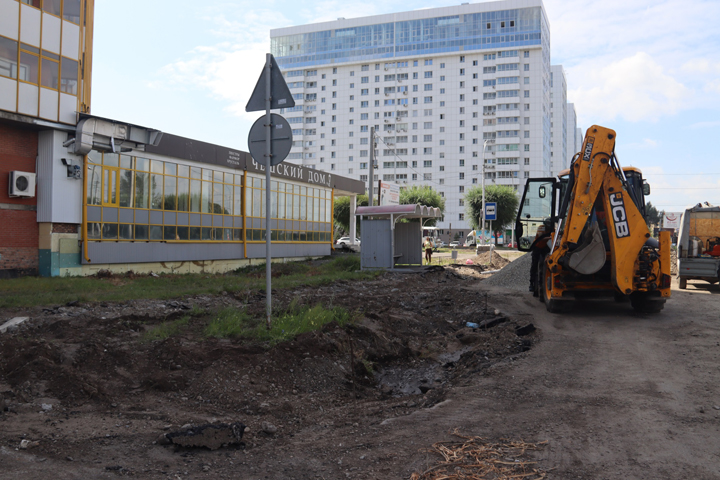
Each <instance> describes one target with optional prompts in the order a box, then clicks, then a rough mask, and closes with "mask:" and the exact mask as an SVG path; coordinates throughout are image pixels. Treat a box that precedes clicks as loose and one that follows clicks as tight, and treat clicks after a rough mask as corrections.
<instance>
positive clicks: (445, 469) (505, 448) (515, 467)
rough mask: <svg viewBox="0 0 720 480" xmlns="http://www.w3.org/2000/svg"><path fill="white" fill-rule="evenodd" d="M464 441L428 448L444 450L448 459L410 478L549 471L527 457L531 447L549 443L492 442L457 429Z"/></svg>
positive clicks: (526, 477)
mask: <svg viewBox="0 0 720 480" xmlns="http://www.w3.org/2000/svg"><path fill="white" fill-rule="evenodd" d="M452 434H453V435H454V436H456V437H459V438H462V439H464V441H463V442H439V443H436V444H434V445H433V446H432V448H430V449H428V450H427V451H428V452H432V453H438V454H440V455H441V456H442V457H443V458H444V460H443V461H441V462H440V463H438V464H437V465H435V466H433V467H431V468H428V469H427V470H426V471H424V472H423V473H413V474H412V475H411V476H410V480H489V479H493V480H510V479H522V480H540V479H544V478H546V476H547V471H543V470H541V469H539V468H537V467H536V466H535V465H536V463H537V462H531V461H527V459H526V455H525V453H526V452H527V451H528V450H539V449H541V448H542V447H544V446H545V445H546V444H547V441H545V442H540V443H525V442H522V441H512V440H505V439H502V440H500V441H499V442H495V443H493V442H489V441H487V440H486V439H483V438H482V437H468V436H465V435H461V434H459V433H458V431H457V430H455V431H454V432H453V433H452Z"/></svg>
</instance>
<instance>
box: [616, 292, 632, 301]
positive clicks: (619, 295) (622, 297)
mask: <svg viewBox="0 0 720 480" xmlns="http://www.w3.org/2000/svg"><path fill="white" fill-rule="evenodd" d="M613 298H614V299H615V303H627V302H629V301H630V297H629V296H627V295H624V294H622V293H620V292H613Z"/></svg>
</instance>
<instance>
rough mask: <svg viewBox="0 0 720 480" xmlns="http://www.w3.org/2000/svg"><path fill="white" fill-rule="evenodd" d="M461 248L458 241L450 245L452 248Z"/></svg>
mask: <svg viewBox="0 0 720 480" xmlns="http://www.w3.org/2000/svg"><path fill="white" fill-rule="evenodd" d="M459 246H460V242H458V241H453V242H450V245H449V247H450V248H457V247H459Z"/></svg>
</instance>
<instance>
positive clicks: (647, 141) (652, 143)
mask: <svg viewBox="0 0 720 480" xmlns="http://www.w3.org/2000/svg"><path fill="white" fill-rule="evenodd" d="M657 146H658V142H657V141H656V140H653V139H652V138H643V139H642V141H640V142H637V143H626V144H625V145H623V147H624V148H626V149H635V150H651V149H654V148H657Z"/></svg>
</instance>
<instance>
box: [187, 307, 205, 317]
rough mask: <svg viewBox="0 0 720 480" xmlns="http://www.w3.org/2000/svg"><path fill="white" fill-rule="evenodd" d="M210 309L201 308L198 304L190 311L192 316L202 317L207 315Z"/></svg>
mask: <svg viewBox="0 0 720 480" xmlns="http://www.w3.org/2000/svg"><path fill="white" fill-rule="evenodd" d="M207 313H208V311H207V310H206V309H204V308H200V307H198V306H197V305H193V308H192V309H191V310H190V311H189V312H188V315H190V316H191V317H202V316H204V315H206V314H207Z"/></svg>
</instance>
